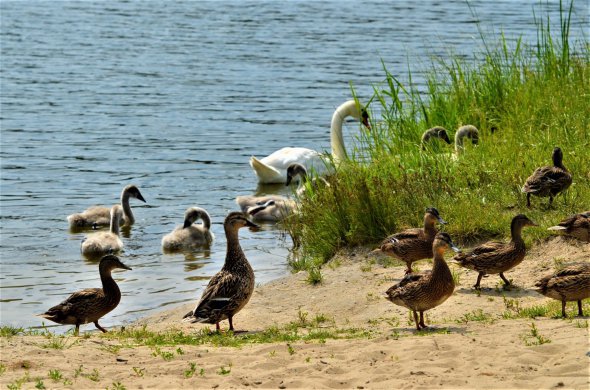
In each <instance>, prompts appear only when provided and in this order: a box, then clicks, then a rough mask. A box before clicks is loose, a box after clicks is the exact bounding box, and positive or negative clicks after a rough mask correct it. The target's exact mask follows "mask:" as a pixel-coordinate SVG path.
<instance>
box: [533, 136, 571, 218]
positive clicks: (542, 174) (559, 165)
mask: <svg viewBox="0 0 590 390" xmlns="http://www.w3.org/2000/svg"><path fill="white" fill-rule="evenodd" d="M552 159H553V166H552V167H550V166H546V167H540V168H537V169H535V171H534V172H533V174H532V175H530V176H529V177H528V179H526V182H525V183H524V186H523V187H522V192H525V193H526V205H527V207H531V194H532V195H535V196H539V197H546V196H548V197H549V205H551V203H553V197H554V196H556V195H557V194H559V193H560V192H562V191H565V190H567V189H568V187H569V186H570V185H571V184H572V174H571V173H569V172H568V170H567V169H566V168H565V166H564V165H563V152H562V151H561V149H560V148H558V147H556V148H554V149H553V155H552Z"/></svg>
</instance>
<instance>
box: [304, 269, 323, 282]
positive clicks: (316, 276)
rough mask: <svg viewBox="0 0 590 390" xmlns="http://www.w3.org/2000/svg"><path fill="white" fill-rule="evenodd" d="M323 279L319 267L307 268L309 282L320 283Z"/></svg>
mask: <svg viewBox="0 0 590 390" xmlns="http://www.w3.org/2000/svg"><path fill="white" fill-rule="evenodd" d="M322 280H323V276H322V271H321V270H320V267H319V266H317V267H312V268H310V269H309V270H308V275H307V282H308V283H309V284H313V285H315V284H320V283H321V282H322Z"/></svg>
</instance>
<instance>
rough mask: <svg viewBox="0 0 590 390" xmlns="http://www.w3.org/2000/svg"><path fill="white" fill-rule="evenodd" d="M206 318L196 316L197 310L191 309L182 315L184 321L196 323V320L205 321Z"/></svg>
mask: <svg viewBox="0 0 590 390" xmlns="http://www.w3.org/2000/svg"><path fill="white" fill-rule="evenodd" d="M205 320H206V318H199V317H196V316H195V312H194V311H193V310H191V311H189V312H188V313H186V314H185V315H184V316H183V317H182V322H188V323H191V324H194V323H195V322H203V321H205Z"/></svg>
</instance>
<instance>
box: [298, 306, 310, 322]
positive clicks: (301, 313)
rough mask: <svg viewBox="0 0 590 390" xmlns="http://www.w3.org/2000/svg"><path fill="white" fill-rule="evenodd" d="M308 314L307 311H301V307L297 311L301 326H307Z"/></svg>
mask: <svg viewBox="0 0 590 390" xmlns="http://www.w3.org/2000/svg"><path fill="white" fill-rule="evenodd" d="M307 315H308V313H307V312H306V311H301V308H299V311H298V312H297V319H298V320H299V324H300V325H301V326H305V324H306V323H307Z"/></svg>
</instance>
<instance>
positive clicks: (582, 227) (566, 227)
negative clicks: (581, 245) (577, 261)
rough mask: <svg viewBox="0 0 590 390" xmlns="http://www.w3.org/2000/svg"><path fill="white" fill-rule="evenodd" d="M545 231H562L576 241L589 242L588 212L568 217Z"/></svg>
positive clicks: (589, 213)
mask: <svg viewBox="0 0 590 390" xmlns="http://www.w3.org/2000/svg"><path fill="white" fill-rule="evenodd" d="M547 230H557V231H562V232H564V233H565V234H567V235H568V236H572V237H575V238H577V239H578V240H582V241H586V242H590V211H585V212H583V213H580V214H574V215H570V216H569V217H567V218H566V219H564V220H563V221H561V222H560V223H558V224H557V225H556V226H551V227H550V228H548V229H547Z"/></svg>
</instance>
